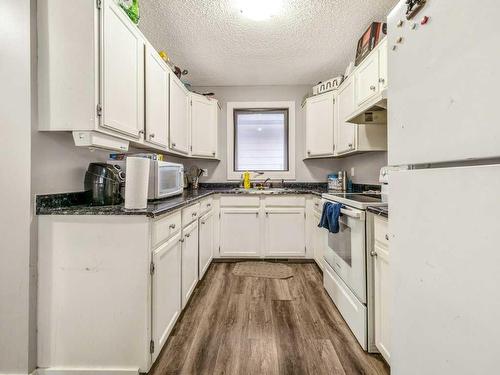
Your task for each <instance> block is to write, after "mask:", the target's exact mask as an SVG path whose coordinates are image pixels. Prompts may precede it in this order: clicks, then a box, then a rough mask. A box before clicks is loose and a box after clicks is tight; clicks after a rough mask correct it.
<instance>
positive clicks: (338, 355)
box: [150, 263, 389, 375]
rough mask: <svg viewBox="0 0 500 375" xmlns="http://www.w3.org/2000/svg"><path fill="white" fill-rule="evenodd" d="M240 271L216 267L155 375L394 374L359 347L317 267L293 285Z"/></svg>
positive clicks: (298, 271)
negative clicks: (246, 274) (238, 273)
mask: <svg viewBox="0 0 500 375" xmlns="http://www.w3.org/2000/svg"><path fill="white" fill-rule="evenodd" d="M287 264H288V263H287ZM234 265H235V263H213V264H212V265H211V266H210V268H209V270H208V271H207V274H206V276H205V278H204V279H203V280H202V281H201V282H200V284H199V285H198V287H197V288H196V290H195V292H194V294H193V296H192V298H191V301H190V303H189V305H188V306H187V308H186V310H185V312H184V314H183V315H182V317H181V318H180V319H179V321H178V322H177V324H176V326H175V327H174V329H173V332H172V334H171V337H170V338H169V341H168V342H167V344H166V345H165V347H164V349H163V351H162V352H161V353H160V356H159V357H158V360H157V361H156V363H155V365H154V366H153V368H152V369H151V371H150V374H152V375H166V374H228V375H246V374H252V375H260V374H314V375H320V374H328V375H336V374H339V375H344V374H346V375H350V374H389V369H388V367H387V365H386V364H385V362H383V360H382V359H381V357H380V356H379V355H369V354H367V353H365V352H364V351H363V350H362V349H361V347H360V346H359V345H358V343H357V341H356V339H355V338H354V336H353V334H352V333H351V331H350V330H349V328H348V327H347V325H346V323H345V322H344V320H343V319H342V317H341V315H340V313H339V312H338V311H337V309H336V307H335V305H334V304H333V302H332V301H331V299H330V298H329V296H328V295H327V293H326V291H325V290H324V289H323V282H322V275H321V272H320V271H319V269H318V267H317V266H316V265H315V264H312V263H306V264H288V265H289V266H290V267H292V268H293V270H294V276H293V277H292V278H290V279H286V280H280V279H264V278H254V277H239V276H235V275H233V274H232V272H231V270H232V269H233V267H234Z"/></svg>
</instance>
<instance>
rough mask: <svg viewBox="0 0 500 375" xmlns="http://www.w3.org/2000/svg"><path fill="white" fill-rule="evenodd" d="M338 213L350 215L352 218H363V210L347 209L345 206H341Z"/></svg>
mask: <svg viewBox="0 0 500 375" xmlns="http://www.w3.org/2000/svg"><path fill="white" fill-rule="evenodd" d="M340 213H341V214H342V215H346V216H349V217H352V218H354V219H364V217H363V216H364V212H363V211H354V210H349V209H347V208H341V209H340Z"/></svg>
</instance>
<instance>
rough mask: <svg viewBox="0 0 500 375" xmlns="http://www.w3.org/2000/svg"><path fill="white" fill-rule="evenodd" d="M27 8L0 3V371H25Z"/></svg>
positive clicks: (8, 0)
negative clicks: (0, 161) (0, 166)
mask: <svg viewBox="0 0 500 375" xmlns="http://www.w3.org/2000/svg"><path fill="white" fill-rule="evenodd" d="M31 11H32V9H31V4H30V0H2V1H1V2H0V51H2V53H1V55H2V56H1V58H0V82H1V85H0V125H1V128H2V133H1V134H2V135H1V138H0V150H1V151H0V152H1V154H0V156H1V158H2V161H3V163H2V168H1V179H0V207H1V210H0V301H1V303H0V373H11V374H15V373H19V374H22V373H24V374H26V373H28V371H29V370H30V368H29V367H30V366H29V363H30V359H29V353H30V350H29V347H30V325H29V321H30V309H29V300H30V288H29V283H30V272H29V271H30V267H29V265H30V236H29V233H30V221H31V207H30V163H31V161H30V129H31V120H32V113H31V106H32V103H31V98H30V97H31V69H32V65H31V55H32V53H33V51H32V50H31V37H32V35H31Z"/></svg>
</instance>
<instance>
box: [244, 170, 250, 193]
mask: <svg viewBox="0 0 500 375" xmlns="http://www.w3.org/2000/svg"><path fill="white" fill-rule="evenodd" d="M243 187H244V188H245V189H250V172H248V171H245V172H244V173H243Z"/></svg>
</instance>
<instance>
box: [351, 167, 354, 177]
mask: <svg viewBox="0 0 500 375" xmlns="http://www.w3.org/2000/svg"><path fill="white" fill-rule="evenodd" d="M351 177H354V167H352V168H351Z"/></svg>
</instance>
